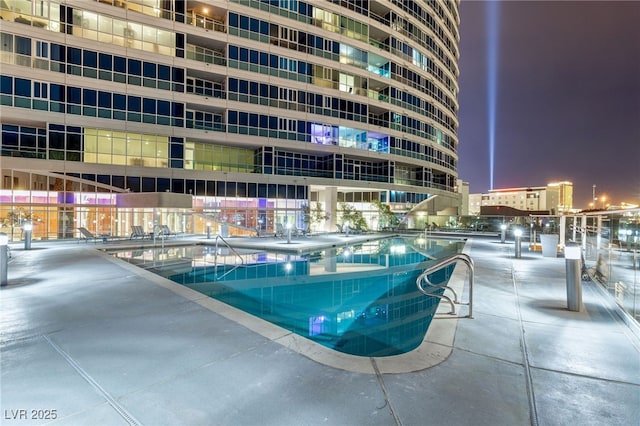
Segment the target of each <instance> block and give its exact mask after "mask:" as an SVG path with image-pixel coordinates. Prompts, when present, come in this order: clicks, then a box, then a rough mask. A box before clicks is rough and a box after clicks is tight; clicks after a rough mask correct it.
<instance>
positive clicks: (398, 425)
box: [369, 358, 402, 426]
mask: <svg viewBox="0 0 640 426" xmlns="http://www.w3.org/2000/svg"><path fill="white" fill-rule="evenodd" d="M369 359H370V360H371V365H372V366H373V370H374V371H375V372H376V379H378V384H379V385H380V388H381V389H382V394H383V395H384V400H385V402H386V403H387V405H388V406H389V411H390V412H391V415H392V416H393V420H394V421H395V423H396V426H402V421H401V420H400V417H399V416H398V413H396V410H394V409H393V404H392V403H391V399H389V393H388V392H387V388H386V386H385V385H384V380H383V379H382V374H381V373H380V370H379V369H378V364H377V363H376V360H375V358H369Z"/></svg>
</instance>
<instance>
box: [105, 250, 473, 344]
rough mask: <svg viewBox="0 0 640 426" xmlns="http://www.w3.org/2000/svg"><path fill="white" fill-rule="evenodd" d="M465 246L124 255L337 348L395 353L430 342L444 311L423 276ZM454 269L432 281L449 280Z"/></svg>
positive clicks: (244, 309) (441, 273)
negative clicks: (423, 289)
mask: <svg viewBox="0 0 640 426" xmlns="http://www.w3.org/2000/svg"><path fill="white" fill-rule="evenodd" d="M463 247H464V242H463V241H459V240H455V241H450V240H447V241H444V240H435V241H428V242H424V244H421V245H417V244H416V240H415V239H412V238H402V239H401V238H393V239H384V240H379V241H373V242H368V243H365V244H361V245H359V246H344V247H338V248H331V249H324V250H318V251H315V252H311V253H306V254H299V255H291V254H286V253H278V252H262V251H261V252H256V251H245V252H240V255H239V256H238V255H237V254H236V253H233V254H231V253H230V252H226V253H221V252H220V250H218V253H213V254H212V253H211V250H212V249H214V250H215V248H213V247H207V246H202V245H196V246H190V247H180V248H174V249H172V250H178V251H179V253H178V254H177V256H176V255H175V253H174V256H173V258H175V259H178V260H177V261H176V262H170V261H162V262H155V261H154V262H148V261H145V260H138V261H135V257H134V256H129V255H128V254H126V253H119V254H117V255H118V256H119V257H124V258H127V256H129V257H128V259H129V260H130V261H132V263H141V264H142V265H145V267H146V268H147V269H149V270H152V271H153V272H156V273H159V274H161V275H163V276H165V277H167V278H169V279H171V280H172V281H175V282H177V283H179V284H182V285H184V286H186V287H189V288H191V289H194V290H196V291H198V292H201V293H203V294H206V295H207V296H210V297H212V298H215V299H217V300H220V301H222V302H224V303H227V304H229V305H231V306H234V307H236V308H239V309H241V310H243V311H245V312H248V313H250V314H252V315H255V316H257V317H260V318H262V319H265V320H267V321H269V322H271V323H274V324H277V325H279V326H281V327H283V328H285V329H288V330H290V331H292V332H294V333H296V334H298V335H300V336H303V337H306V338H309V339H311V340H313V341H315V342H317V343H319V344H321V345H324V346H327V347H329V348H332V349H334V350H336V351H339V352H343V353H347V354H351V355H358V356H390V355H397V354H401V353H405V352H409V351H411V350H413V349H415V348H416V347H418V346H419V345H420V344H421V343H422V341H423V339H424V336H425V335H426V332H427V330H428V328H429V324H430V323H431V320H432V319H433V317H434V315H435V312H436V309H437V307H438V303H439V301H440V299H438V298H436V297H430V296H425V295H424V294H422V293H420V292H418V290H417V288H416V284H415V280H416V278H417V277H418V275H420V274H421V273H422V271H423V270H424V269H425V268H426V267H428V266H429V265H430V264H432V263H434V262H435V261H436V260H437V259H441V258H443V257H446V256H449V255H451V254H454V253H458V252H460V251H461V250H462V248H463ZM165 250H167V249H165ZM130 254H131V253H130ZM166 254H169V253H166ZM215 254H218V256H216V259H215V264H214V262H212V261H211V258H212V255H215ZM146 256H147V258H148V257H149V256H152V258H153V259H157V258H158V254H157V253H154V254H152V255H149V254H147V255H146ZM153 256H155V257H153ZM138 257H139V258H142V259H144V258H145V253H142V254H141V253H138ZM207 259H209V260H207ZM453 268H454V265H451V266H450V267H447V268H444V269H442V270H440V271H438V272H436V273H434V275H432V276H431V277H430V280H431V281H432V282H435V283H438V282H444V281H447V280H448V279H449V277H450V275H451V273H452V271H453Z"/></svg>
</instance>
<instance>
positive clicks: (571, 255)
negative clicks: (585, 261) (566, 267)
mask: <svg viewBox="0 0 640 426" xmlns="http://www.w3.org/2000/svg"><path fill="white" fill-rule="evenodd" d="M581 257H582V249H581V248H580V246H578V245H568V246H566V247H565V248H564V258H565V259H570V260H580V259H581Z"/></svg>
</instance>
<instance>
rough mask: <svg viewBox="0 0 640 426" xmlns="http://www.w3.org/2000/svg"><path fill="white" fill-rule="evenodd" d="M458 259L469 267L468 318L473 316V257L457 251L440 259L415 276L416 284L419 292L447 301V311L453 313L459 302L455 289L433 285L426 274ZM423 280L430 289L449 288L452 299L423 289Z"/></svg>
mask: <svg viewBox="0 0 640 426" xmlns="http://www.w3.org/2000/svg"><path fill="white" fill-rule="evenodd" d="M458 260H461V261H462V262H464V264H465V265H467V268H468V269H469V302H468V305H469V315H467V316H468V317H469V318H473V277H474V274H475V267H474V265H473V259H471V257H470V256H469V255H467V254H464V253H457V254H454V255H452V256H449V257H446V258H444V259H442V260H440V261H439V262H437V263H435V264H433V265H431V266H430V267H428V268H427V269H425V270H424V271H423V272H422V273H421V274H420V275H419V276H418V278H416V286H417V287H418V291H420V293H422V294H424V295H425V296H434V297H437V298H439V299H444V300H446V301H447V302H449V304H450V305H451V311H450V312H449V314H452V315H454V314H455V313H456V308H455V303H458V304H461V303H460V302H459V301H458V295H457V294H456V292H455V290H453V289H452V288H451V287H449V286H448V285H446V284H442V285H434V284H433V283H431V281H429V278H428V275H431V274H433V273H434V272H437V271H439V270H440V269H442V268H444V267H446V266H449V265H451V264H453V263H456V262H457V261H458ZM423 281H424V282H425V283H426V284H427V285H428V286H429V287H430V288H431V291H434V290H438V289H445V290H446V289H449V290H451V291H452V292H453V295H454V300H451V298H450V297H449V296H446V295H444V294H436V293H432V292H431V291H427V290H425V288H424V287H423V286H422V282H423Z"/></svg>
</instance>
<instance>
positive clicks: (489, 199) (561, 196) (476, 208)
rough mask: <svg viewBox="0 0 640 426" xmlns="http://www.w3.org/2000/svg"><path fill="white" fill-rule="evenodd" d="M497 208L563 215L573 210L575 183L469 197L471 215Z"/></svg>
mask: <svg viewBox="0 0 640 426" xmlns="http://www.w3.org/2000/svg"><path fill="white" fill-rule="evenodd" d="M496 206H505V207H510V208H513V209H517V210H522V211H531V212H540V211H547V212H549V214H561V213H563V212H567V211H570V210H571V209H572V208H573V183H571V182H552V183H549V184H547V186H532V187H525V188H504V189H491V190H489V192H488V193H486V194H470V195H469V214H472V215H474V214H475V215H477V214H480V213H481V211H482V207H496Z"/></svg>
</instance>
